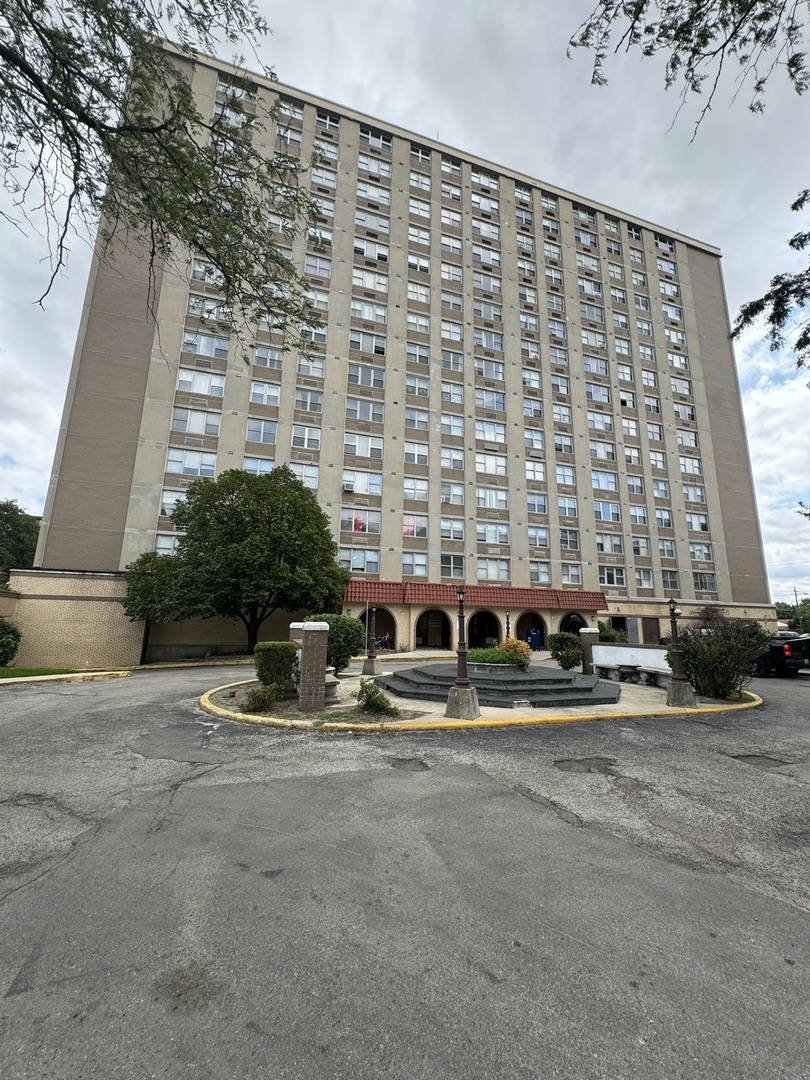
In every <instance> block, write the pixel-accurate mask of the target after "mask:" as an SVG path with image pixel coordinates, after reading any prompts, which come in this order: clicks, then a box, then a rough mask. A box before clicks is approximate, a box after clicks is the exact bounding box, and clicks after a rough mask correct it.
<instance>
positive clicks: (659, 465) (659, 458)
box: [650, 450, 667, 469]
mask: <svg viewBox="0 0 810 1080" xmlns="http://www.w3.org/2000/svg"><path fill="white" fill-rule="evenodd" d="M650 465H651V466H652V467H653V468H654V469H665V468H666V467H667V460H666V455H665V454H664V453H663V451H661V450H651V451H650Z"/></svg>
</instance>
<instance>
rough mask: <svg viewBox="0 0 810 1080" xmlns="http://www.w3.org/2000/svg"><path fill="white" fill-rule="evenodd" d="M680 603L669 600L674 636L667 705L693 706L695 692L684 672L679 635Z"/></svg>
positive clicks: (671, 627)
mask: <svg viewBox="0 0 810 1080" xmlns="http://www.w3.org/2000/svg"><path fill="white" fill-rule="evenodd" d="M680 613H681V612H680V610H679V608H678V605H677V604H676V603H675V600H674V599H671V600H670V601H669V629H670V636H671V638H672V677H671V678H670V680H669V690H668V691H667V705H681V706H687V707H692V706H694V705H695V692H694V690H693V689H692V684H691V683H690V682H689V680H688V679H687V677H686V676H685V675H684V673H683V651H682V650H681V642H680V638H679V637H678V616H679V615H680Z"/></svg>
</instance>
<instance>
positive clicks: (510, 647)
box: [498, 637, 532, 671]
mask: <svg viewBox="0 0 810 1080" xmlns="http://www.w3.org/2000/svg"><path fill="white" fill-rule="evenodd" d="M498 652H499V653H500V654H501V656H505V657H507V659H508V660H509V663H510V664H514V665H515V667H516V668H519V669H520V670H521V671H528V670H529V661H530V660H531V658H532V650H531V649H530V648H529V646H528V645H527V644H526V642H525V641H519V640H518V639H517V638H513V637H508V638H506V640H505V641H502V642H501V643H500V645H499V646H498Z"/></svg>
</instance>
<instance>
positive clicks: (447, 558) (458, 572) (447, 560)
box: [441, 555, 465, 581]
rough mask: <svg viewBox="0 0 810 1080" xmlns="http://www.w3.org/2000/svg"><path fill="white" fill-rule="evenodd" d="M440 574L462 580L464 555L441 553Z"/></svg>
mask: <svg viewBox="0 0 810 1080" xmlns="http://www.w3.org/2000/svg"><path fill="white" fill-rule="evenodd" d="M441 575H442V577H452V578H461V579H462V581H463V580H464V576H465V575H464V556H463V555H442V556H441Z"/></svg>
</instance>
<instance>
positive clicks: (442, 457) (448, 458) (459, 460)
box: [423, 446, 464, 469]
mask: <svg viewBox="0 0 810 1080" xmlns="http://www.w3.org/2000/svg"><path fill="white" fill-rule="evenodd" d="M424 449H425V450H427V447H425V448H424ZM439 462H440V464H441V467H442V468H443V469H463V468H464V451H463V450H462V449H461V447H460V446H442V447H441V448H440V453H439ZM423 464H425V465H427V455H426V456H425V461H424V463H423Z"/></svg>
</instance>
